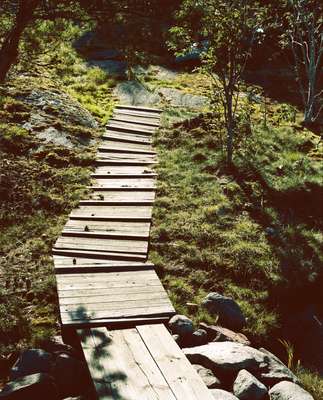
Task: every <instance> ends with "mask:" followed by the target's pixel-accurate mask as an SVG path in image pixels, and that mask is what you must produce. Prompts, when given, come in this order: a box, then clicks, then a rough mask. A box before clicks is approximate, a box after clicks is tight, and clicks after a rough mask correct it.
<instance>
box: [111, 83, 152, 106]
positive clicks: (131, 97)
mask: <svg viewBox="0 0 323 400" xmlns="http://www.w3.org/2000/svg"><path fill="white" fill-rule="evenodd" d="M113 93H114V95H115V96H117V97H118V98H119V99H120V102H122V103H123V104H131V105H137V106H138V105H146V106H153V105H156V104H159V102H160V96H159V95H158V94H157V93H154V92H150V91H149V90H147V89H146V88H145V87H144V86H143V85H142V84H141V83H139V82H137V81H127V82H121V83H119V84H118V85H117V86H116V88H115V89H114V92H113Z"/></svg>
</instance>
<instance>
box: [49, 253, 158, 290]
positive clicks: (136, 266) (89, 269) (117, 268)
mask: <svg viewBox="0 0 323 400" xmlns="http://www.w3.org/2000/svg"><path fill="white" fill-rule="evenodd" d="M114 263H116V260H114ZM153 269H154V264H150V263H139V262H137V263H132V264H131V263H129V262H128V263H127V264H126V263H125V264H124V265H117V264H111V265H105V264H101V265H96V264H94V265H88V264H86V265H79V266H75V265H72V266H66V265H65V266H62V265H59V266H55V273H56V274H77V273H100V272H122V271H143V270H153ZM97 294H99V292H98V291H97Z"/></svg>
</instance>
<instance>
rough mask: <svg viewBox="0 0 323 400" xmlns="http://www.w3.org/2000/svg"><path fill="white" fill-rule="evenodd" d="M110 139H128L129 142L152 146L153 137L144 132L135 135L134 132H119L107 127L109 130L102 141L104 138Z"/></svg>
mask: <svg viewBox="0 0 323 400" xmlns="http://www.w3.org/2000/svg"><path fill="white" fill-rule="evenodd" d="M106 137H108V138H110V137H114V138H116V139H127V140H128V141H129V142H131V141H134V142H135V143H136V142H138V143H148V144H151V143H152V138H151V136H148V135H145V134H144V133H142V132H138V133H133V132H124V131H122V130H117V129H114V128H112V127H111V128H110V127H107V129H106V130H105V133H104V134H103V136H102V139H104V138H106Z"/></svg>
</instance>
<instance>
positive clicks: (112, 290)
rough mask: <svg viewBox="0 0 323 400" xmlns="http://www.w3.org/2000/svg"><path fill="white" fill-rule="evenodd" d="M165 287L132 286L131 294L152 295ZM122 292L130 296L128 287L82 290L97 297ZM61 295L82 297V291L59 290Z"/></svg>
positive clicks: (160, 291)
mask: <svg viewBox="0 0 323 400" xmlns="http://www.w3.org/2000/svg"><path fill="white" fill-rule="evenodd" d="M162 292H163V289H161V288H160V287H159V286H158V287H157V286H151V287H137V288H132V289H131V296H132V295H137V294H141V295H144V293H147V295H148V296H149V295H151V294H152V293H162ZM120 293H123V294H122V295H123V296H124V297H125V296H129V293H128V289H126V290H125V289H124V290H123V291H122V288H121V289H120V288H109V290H107V288H105V289H97V288H95V289H84V290H82V297H87V296H91V297H95V296H105V295H107V294H108V295H111V296H114V295H121V294H120ZM59 295H60V297H61V298H62V299H65V298H67V299H69V298H75V297H77V298H79V297H80V291H79V290H61V289H60V290H59Z"/></svg>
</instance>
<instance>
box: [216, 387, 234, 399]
mask: <svg viewBox="0 0 323 400" xmlns="http://www.w3.org/2000/svg"><path fill="white" fill-rule="evenodd" d="M210 392H211V394H212V396H213V398H214V399H215V400H239V399H238V398H237V397H236V396H234V395H233V394H232V393H229V392H227V391H225V390H221V389H211V390H210Z"/></svg>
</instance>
